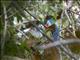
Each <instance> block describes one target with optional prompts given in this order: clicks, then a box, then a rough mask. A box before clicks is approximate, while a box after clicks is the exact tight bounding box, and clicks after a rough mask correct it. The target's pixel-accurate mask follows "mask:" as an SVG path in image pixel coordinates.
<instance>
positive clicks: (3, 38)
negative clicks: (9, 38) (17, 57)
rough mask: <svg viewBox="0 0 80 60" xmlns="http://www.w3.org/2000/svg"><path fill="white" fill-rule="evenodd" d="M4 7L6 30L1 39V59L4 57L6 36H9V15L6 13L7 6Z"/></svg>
mask: <svg viewBox="0 0 80 60" xmlns="http://www.w3.org/2000/svg"><path fill="white" fill-rule="evenodd" d="M2 5H3V10H4V30H3V35H2V37H1V58H2V57H3V55H4V44H5V40H6V34H7V25H8V24H7V23H8V21H7V20H6V19H7V13H6V6H5V5H4V4H2Z"/></svg>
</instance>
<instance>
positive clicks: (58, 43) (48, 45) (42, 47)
mask: <svg viewBox="0 0 80 60" xmlns="http://www.w3.org/2000/svg"><path fill="white" fill-rule="evenodd" d="M74 43H77V44H80V40H79V39H77V40H75V39H68V40H62V41H56V42H53V43H49V44H45V45H41V46H38V47H37V48H38V49H47V48H51V47H56V46H60V45H68V44H74Z"/></svg>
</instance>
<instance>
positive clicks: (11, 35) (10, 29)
mask: <svg viewBox="0 0 80 60" xmlns="http://www.w3.org/2000/svg"><path fill="white" fill-rule="evenodd" d="M0 4H1V6H0V10H1V11H0V36H1V40H0V41H1V47H2V48H3V49H1V52H3V54H2V55H3V56H5V55H8V56H17V57H21V58H26V56H27V54H29V53H30V57H32V56H33V57H34V56H35V57H36V59H37V56H38V55H36V53H35V54H33V53H34V52H35V51H32V49H31V47H29V45H28V44H27V42H28V41H31V40H34V41H38V42H40V41H41V43H42V44H43V43H44V42H45V41H43V40H44V39H43V38H36V37H34V36H32V35H31V34H30V33H29V34H26V35H27V36H29V39H26V38H25V37H24V36H22V37H21V38H19V37H18V36H17V33H18V32H19V31H17V29H19V28H18V27H19V26H15V25H14V23H13V21H14V17H16V18H17V21H18V23H20V22H21V23H22V22H23V19H22V18H23V17H24V18H25V21H31V20H32V16H35V17H36V18H37V19H39V20H44V18H45V15H52V16H53V18H54V19H56V20H57V21H58V24H59V23H60V18H59V19H57V16H59V17H61V15H60V14H59V13H60V12H61V11H64V10H65V7H64V5H63V0H54V1H53V0H47V1H37V0H27V1H25V0H16V1H15V0H1V1H0ZM4 6H5V7H4ZM74 6H77V7H79V5H78V3H77V2H76V1H73V7H74ZM4 9H5V10H4ZM5 12H6V13H5ZM14 13H15V14H14ZM30 13H31V14H32V16H31V14H30ZM41 14H42V17H40V16H39V15H41ZM5 15H7V16H6V18H7V19H5V17H4V16H5ZM69 16H71V15H69ZM39 17H40V18H39ZM72 18H73V20H71V22H73V24H72V25H75V23H76V22H75V21H76V20H78V18H77V19H76V18H75V16H74V14H73V15H72ZM34 20H36V19H34ZM61 20H62V24H61V25H62V28H66V27H67V26H68V25H69V20H68V18H67V16H66V15H64V14H63V18H62V19H61ZM5 21H7V27H6V28H7V29H6V30H5V31H6V35H5V38H3V37H4V32H5V31H4V29H5V26H6V25H5ZM18 23H17V24H18ZM26 25H27V24H26ZM21 27H22V25H21ZM75 27H77V28H78V29H76V28H75ZM16 28H17V29H16ZM31 28H32V27H31ZM73 28H74V29H75V30H76V31H75V34H76V36H77V38H80V30H79V29H80V27H78V26H73ZM44 33H45V34H46V35H47V36H48V37H50V38H51V36H50V33H51V32H49V31H48V32H47V33H46V32H44ZM64 34H65V33H63V35H64ZM73 38H74V37H73ZM17 42H18V43H19V44H17ZM31 42H32V41H31ZM32 43H33V42H32ZM34 44H35V45H36V43H34ZM76 46H77V47H76ZM79 47H80V45H72V46H71V47H70V49H71V51H72V52H73V53H75V54H80V49H79ZM36 50H37V49H36ZM25 51H27V52H28V53H27V54H26V52H25ZM38 57H39V56H38ZM40 57H41V56H40ZM29 59H30V58H29ZM36 59H35V58H33V60H36ZM65 59H66V58H65ZM38 60H39V59H38Z"/></svg>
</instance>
